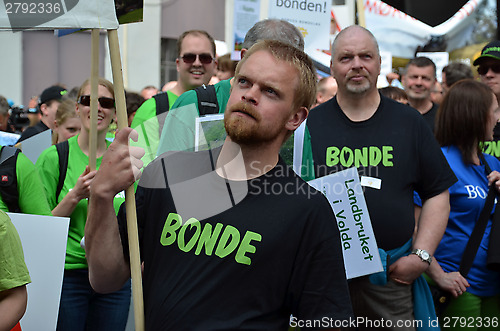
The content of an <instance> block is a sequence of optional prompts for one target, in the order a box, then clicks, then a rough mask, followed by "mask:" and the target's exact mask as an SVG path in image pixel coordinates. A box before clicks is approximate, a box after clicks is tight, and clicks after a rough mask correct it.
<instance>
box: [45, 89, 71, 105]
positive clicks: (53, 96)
mask: <svg viewBox="0 0 500 331" xmlns="http://www.w3.org/2000/svg"><path fill="white" fill-rule="evenodd" d="M66 93H68V91H66V89H65V88H64V87H61V86H57V85H54V86H51V87H48V88H46V89H45V90H43V92H42V94H41V95H40V102H39V103H40V104H42V103H47V102H49V101H50V100H58V101H60V100H61V99H62V97H63V95H65V94H66Z"/></svg>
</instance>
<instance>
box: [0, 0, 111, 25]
mask: <svg viewBox="0 0 500 331" xmlns="http://www.w3.org/2000/svg"><path fill="white" fill-rule="evenodd" d="M74 28H84V29H117V28H118V20H117V18H116V12H115V1H114V0H37V1H27V0H3V1H0V29H8V30H23V29H37V30H43V29H46V30H52V29H74Z"/></svg>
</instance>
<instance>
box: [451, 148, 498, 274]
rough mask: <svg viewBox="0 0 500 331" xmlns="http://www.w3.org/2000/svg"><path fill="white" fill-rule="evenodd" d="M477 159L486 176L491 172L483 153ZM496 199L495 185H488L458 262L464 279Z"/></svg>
mask: <svg viewBox="0 0 500 331" xmlns="http://www.w3.org/2000/svg"><path fill="white" fill-rule="evenodd" d="M478 156H479V159H480V160H481V162H483V164H484V166H485V169H486V175H488V174H489V173H490V172H491V168H490V166H489V165H488V163H487V162H486V159H485V158H484V155H483V153H478ZM495 198H496V188H495V185H490V188H489V189H488V195H487V196H486V202H485V203H484V207H483V210H481V214H479V219H478V220H477V222H476V225H474V229H473V230H472V233H471V235H470V238H469V241H468V242H467V245H466V246H465V250H464V254H463V255H462V260H461V261H460V268H459V271H460V274H462V276H464V277H466V276H467V274H468V273H469V270H470V268H471V267H472V263H473V262H474V258H475V257H476V254H477V250H478V248H479V245H480V244H481V241H482V239H483V236H484V232H485V230H486V225H487V224H488V220H489V219H490V216H491V211H492V210H493V207H494V205H495Z"/></svg>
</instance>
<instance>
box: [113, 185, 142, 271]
mask: <svg viewBox="0 0 500 331" xmlns="http://www.w3.org/2000/svg"><path fill="white" fill-rule="evenodd" d="M143 201H144V189H143V188H141V187H140V186H139V187H138V188H137V192H136V193H135V204H136V211H137V229H138V232H139V249H140V252H141V261H143V257H142V234H143V229H144V222H143V217H141V216H143V213H142V212H141V211H142V210H143V208H144V206H143ZM125 206H126V202H124V203H122V204H121V206H120V210H119V211H118V215H117V217H118V230H119V231H120V238H121V241H122V248H123V256H124V257H125V260H126V261H127V263H130V253H129V246H128V232H127V212H126V207H125Z"/></svg>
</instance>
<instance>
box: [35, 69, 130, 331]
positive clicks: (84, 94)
mask: <svg viewBox="0 0 500 331" xmlns="http://www.w3.org/2000/svg"><path fill="white" fill-rule="evenodd" d="M76 113H77V114H78V115H79V117H80V120H81V126H82V129H81V131H80V133H79V134H78V135H77V136H74V137H71V138H70V139H68V140H67V142H63V143H61V144H67V145H66V146H67V148H68V151H67V152H66V153H67V169H60V166H61V164H60V163H59V160H61V159H60V155H59V151H58V150H57V147H56V145H54V146H51V147H49V148H48V149H46V150H45V151H43V152H42V154H41V155H40V157H39V158H38V160H37V162H36V166H37V167H38V170H39V172H40V176H41V178H42V182H43V184H44V186H45V191H46V193H47V199H48V202H49V205H50V207H51V208H52V214H53V215H54V216H62V217H70V225H69V232H68V245H67V248H66V261H65V266H64V278H63V285H62V293H61V303H60V307H59V317H58V322H57V330H58V331H59V330H71V331H75V330H82V331H83V330H103V331H104V330H106V331H110V330H111V331H113V330H116V331H118V330H120V331H122V330H124V329H125V326H126V323H127V315H128V310H129V305H130V282H126V283H125V285H124V286H122V287H121V288H120V289H117V291H116V292H113V293H109V294H98V293H95V292H94V291H93V290H92V287H91V286H90V283H89V280H88V266H87V260H86V258H85V250H84V249H83V248H82V247H81V245H80V242H81V240H82V237H83V235H84V227H85V222H86V219H87V208H88V197H89V190H90V185H91V184H93V183H94V177H95V174H96V171H90V168H89V166H88V164H89V156H88V155H89V133H90V81H89V80H87V81H85V82H84V83H83V84H82V86H81V87H80V89H79V91H78V97H77V104H76ZM114 116H115V100H114V88H113V84H112V83H111V82H109V81H107V80H105V79H102V78H100V79H99V85H98V113H97V150H96V155H97V160H96V167H97V168H99V166H100V164H101V161H102V155H103V154H104V152H105V151H106V149H107V148H108V145H109V144H110V143H109V141H107V140H106V139H105V138H106V133H107V131H108V127H109V125H110V123H111V120H112V119H113V117H114ZM60 170H62V172H60ZM64 170H65V171H64ZM64 174H65V176H64V178H61V179H62V180H63V185H62V188H60V190H59V192H58V184H59V179H60V177H61V176H63V175H64ZM124 200H125V196H124V193H123V192H117V194H116V196H115V197H114V206H115V208H116V210H118V207H119V206H120V204H121V203H122V202H123V201H124Z"/></svg>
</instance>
